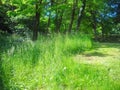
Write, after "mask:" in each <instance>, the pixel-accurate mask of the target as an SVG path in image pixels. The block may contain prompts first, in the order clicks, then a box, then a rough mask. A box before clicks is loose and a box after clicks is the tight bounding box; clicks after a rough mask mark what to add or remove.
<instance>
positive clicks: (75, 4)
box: [68, 0, 78, 32]
mask: <svg viewBox="0 0 120 90" xmlns="http://www.w3.org/2000/svg"><path fill="white" fill-rule="evenodd" d="M77 3H78V0H73V7H72V14H71V21H70V24H69V28H68V31H69V32H71V30H72V25H73V22H74V17H75V11H76V6H77Z"/></svg>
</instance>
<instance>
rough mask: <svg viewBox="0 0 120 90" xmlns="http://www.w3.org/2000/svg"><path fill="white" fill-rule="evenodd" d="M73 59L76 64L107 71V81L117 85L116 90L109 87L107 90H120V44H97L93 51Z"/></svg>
mask: <svg viewBox="0 0 120 90" xmlns="http://www.w3.org/2000/svg"><path fill="white" fill-rule="evenodd" d="M73 59H74V61H75V62H77V63H80V64H86V65H91V66H95V67H99V68H102V69H104V70H106V71H108V74H107V75H108V77H109V80H111V81H112V83H114V84H116V85H118V87H117V88H112V87H111V88H108V90H109V89H110V90H119V89H120V43H98V44H96V45H95V47H94V49H92V50H90V51H85V52H83V53H82V54H79V55H75V56H74V57H73ZM102 69H101V70H102ZM103 79H105V78H103ZM111 86H112V84H111ZM108 87H109V86H108ZM115 87H116V86H115ZM88 90H89V89H88ZM98 90H99V89H98Z"/></svg>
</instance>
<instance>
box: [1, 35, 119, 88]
mask: <svg viewBox="0 0 120 90" xmlns="http://www.w3.org/2000/svg"><path fill="white" fill-rule="evenodd" d="M18 44H19V45H14V44H13V45H12V44H11V48H9V49H8V50H7V51H6V52H4V51H3V52H1V66H0V69H1V70H2V72H1V76H0V77H1V80H2V83H3V90H119V89H120V87H119V85H117V84H116V83H113V82H112V80H111V79H110V77H109V73H108V69H106V68H104V67H100V66H95V65H88V64H80V63H77V62H74V60H73V59H72V57H71V56H73V55H75V54H80V53H81V52H83V51H85V50H89V49H91V48H92V42H91V39H90V37H89V36H88V35H79V34H74V35H68V34H66V35H61V34H57V35H56V34H54V35H50V36H47V37H45V36H40V37H39V39H38V40H37V41H36V42H32V41H31V40H26V41H24V42H22V43H18ZM1 49H2V48H1Z"/></svg>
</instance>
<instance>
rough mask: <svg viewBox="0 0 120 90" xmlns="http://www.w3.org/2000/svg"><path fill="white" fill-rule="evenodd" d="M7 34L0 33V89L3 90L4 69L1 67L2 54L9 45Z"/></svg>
mask: <svg viewBox="0 0 120 90" xmlns="http://www.w3.org/2000/svg"><path fill="white" fill-rule="evenodd" d="M7 36H8V35H1V34H0V90H4V89H5V88H4V80H3V79H4V78H3V77H4V70H3V68H2V54H3V53H4V52H6V51H7V50H8V49H9V48H10V47H11V44H10V41H9V39H8V38H7Z"/></svg>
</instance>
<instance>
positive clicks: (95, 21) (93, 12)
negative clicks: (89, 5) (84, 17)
mask: <svg viewBox="0 0 120 90" xmlns="http://www.w3.org/2000/svg"><path fill="white" fill-rule="evenodd" d="M96 14H97V12H96V11H91V15H92V20H93V22H92V26H93V31H94V37H95V40H97V39H98V37H97V18H96Z"/></svg>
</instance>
